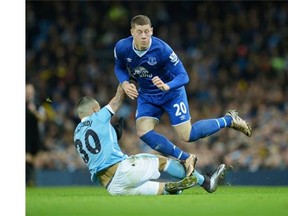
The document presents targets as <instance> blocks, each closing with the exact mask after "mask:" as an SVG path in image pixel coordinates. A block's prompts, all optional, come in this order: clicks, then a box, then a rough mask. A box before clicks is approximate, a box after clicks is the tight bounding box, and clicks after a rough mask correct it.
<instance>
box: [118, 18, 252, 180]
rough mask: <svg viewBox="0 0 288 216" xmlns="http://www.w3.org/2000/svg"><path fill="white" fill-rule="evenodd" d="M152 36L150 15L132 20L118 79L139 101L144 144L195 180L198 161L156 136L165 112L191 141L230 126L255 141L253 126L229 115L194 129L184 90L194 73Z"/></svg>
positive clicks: (232, 112)
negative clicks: (178, 162) (178, 163)
mask: <svg viewBox="0 0 288 216" xmlns="http://www.w3.org/2000/svg"><path fill="white" fill-rule="evenodd" d="M152 34H153V28H152V26H151V21H150V19H149V18H148V17H147V16H145V15H138V16H135V17H134V18H133V19H132V20H131V35H132V36H129V37H127V38H124V39H121V40H120V41H118V42H117V44H116V46H115V48H114V57H115V74H116V77H117V79H118V81H119V82H120V83H121V86H122V88H123V89H124V91H125V93H126V95H127V96H128V97H129V98H131V99H132V100H134V99H135V98H137V111H136V128H137V134H138V136H139V137H140V139H141V140H142V141H143V142H145V143H146V144H148V145H149V146H150V147H151V148H152V149H154V150H156V151H159V152H161V153H162V154H164V155H169V156H172V157H175V158H178V159H179V160H181V161H183V164H184V166H185V168H186V171H187V175H191V173H192V172H193V170H194V166H195V163H196V161H197V157H196V156H195V155H193V154H189V153H187V152H184V151H183V150H181V149H180V148H178V147H176V146H175V145H174V144H173V143H172V142H171V141H169V140H168V139H167V138H166V137H165V136H163V135H161V134H159V133H156V132H155V131H154V128H155V126H156V124H157V123H158V122H159V119H160V118H161V116H162V115H163V113H164V112H167V113H168V115H169V118H170V122H171V125H172V126H173V127H174V128H175V130H176V133H177V134H178V136H179V138H180V139H181V140H182V141H185V142H193V141H195V140H198V139H200V138H203V137H206V136H209V135H211V134H214V133H216V132H217V131H219V130H220V129H221V128H225V127H230V128H233V129H235V130H238V131H241V132H243V133H244V134H246V135H247V136H251V127H250V126H249V124H248V123H247V122H246V121H244V120H243V119H241V118H240V117H239V116H238V113H237V112H236V111H235V110H228V111H227V113H226V114H225V116H223V117H221V118H216V119H205V120H200V121H198V122H196V123H194V124H191V122H190V113H189V106H188V101H187V95H186V91H185V87H184V86H185V85H186V84H187V83H188V82H189V77H188V74H187V72H186V70H185V68H184V66H183V64H182V62H181V60H180V59H179V58H178V56H177V55H176V53H175V52H174V51H173V50H172V48H171V47H170V46H169V45H168V44H167V43H165V42H164V41H162V40H161V39H159V38H157V37H154V36H152ZM131 77H134V78H135V79H136V81H137V84H138V86H139V89H137V88H136V85H135V84H134V83H133V82H131V81H130V78H131ZM207 181H208V180H207ZM205 184H206V182H205ZM205 184H204V185H205Z"/></svg>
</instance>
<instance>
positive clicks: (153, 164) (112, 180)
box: [74, 86, 197, 195]
mask: <svg viewBox="0 0 288 216" xmlns="http://www.w3.org/2000/svg"><path fill="white" fill-rule="evenodd" d="M124 95H125V93H124V91H123V89H122V88H121V87H120V86H118V88H117V92H116V95H115V96H114V98H112V100H111V101H110V102H109V104H108V105H106V106H105V107H103V108H102V109H101V107H100V105H99V103H98V102H97V101H96V100H95V99H94V98H92V97H89V96H85V97H82V98H80V99H79V101H78V102H77V104H76V109H77V114H78V116H79V118H80V119H81V122H80V123H79V124H78V125H77V127H76V129H75V132H74V143H75V146H76V149H77V151H78V153H79V155H80V156H81V157H82V159H83V160H84V162H85V163H86V165H87V166H88V168H89V171H90V173H91V180H92V181H93V182H95V181H97V179H99V180H100V182H101V184H102V185H103V186H105V187H106V189H107V191H108V192H109V193H110V194H112V195H166V194H179V193H180V192H182V190H184V189H188V188H191V187H193V186H194V185H196V183H197V178H196V177H194V176H188V177H186V173H185V169H184V167H183V165H182V164H181V163H180V162H179V161H178V160H172V159H170V158H166V157H164V156H160V155H153V154H136V155H133V156H130V157H129V156H127V155H126V154H123V152H122V151H121V149H120V147H119V145H118V141H117V135H116V132H115V130H114V128H113V126H112V125H111V123H110V120H111V118H112V116H113V115H114V113H115V112H116V111H117V110H118V109H119V107H120V105H121V104H122V100H123V96H124ZM160 171H164V172H167V173H168V174H170V175H171V176H173V177H176V178H179V179H182V180H180V181H178V182H167V183H163V182H156V181H151V180H152V179H158V178H159V177H160Z"/></svg>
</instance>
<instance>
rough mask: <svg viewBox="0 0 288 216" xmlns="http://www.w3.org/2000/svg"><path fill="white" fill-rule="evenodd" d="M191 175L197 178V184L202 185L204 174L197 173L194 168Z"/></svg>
mask: <svg viewBox="0 0 288 216" xmlns="http://www.w3.org/2000/svg"><path fill="white" fill-rule="evenodd" d="M192 175H193V176H194V177H196V178H197V184H198V185H202V184H203V183H204V180H205V178H204V176H203V175H201V174H200V173H198V172H197V171H196V170H194V172H193V173H192Z"/></svg>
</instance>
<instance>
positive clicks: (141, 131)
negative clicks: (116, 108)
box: [136, 129, 148, 137]
mask: <svg viewBox="0 0 288 216" xmlns="http://www.w3.org/2000/svg"><path fill="white" fill-rule="evenodd" d="M136 132H137V136H138V137H142V136H143V135H145V134H146V133H147V132H148V131H146V130H141V129H137V131H136Z"/></svg>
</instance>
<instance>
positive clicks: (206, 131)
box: [189, 116, 232, 142]
mask: <svg viewBox="0 0 288 216" xmlns="http://www.w3.org/2000/svg"><path fill="white" fill-rule="evenodd" d="M231 122H232V117H231V116H224V117H222V118H217V119H205V120H200V121H197V122H195V123H194V124H193V125H192V129H191V132H190V138H189V142H193V141H195V140H198V139H200V138H204V137H207V136H209V135H211V134H214V133H216V132H217V131H219V130H220V129H221V128H224V127H229V126H230V125H231Z"/></svg>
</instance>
